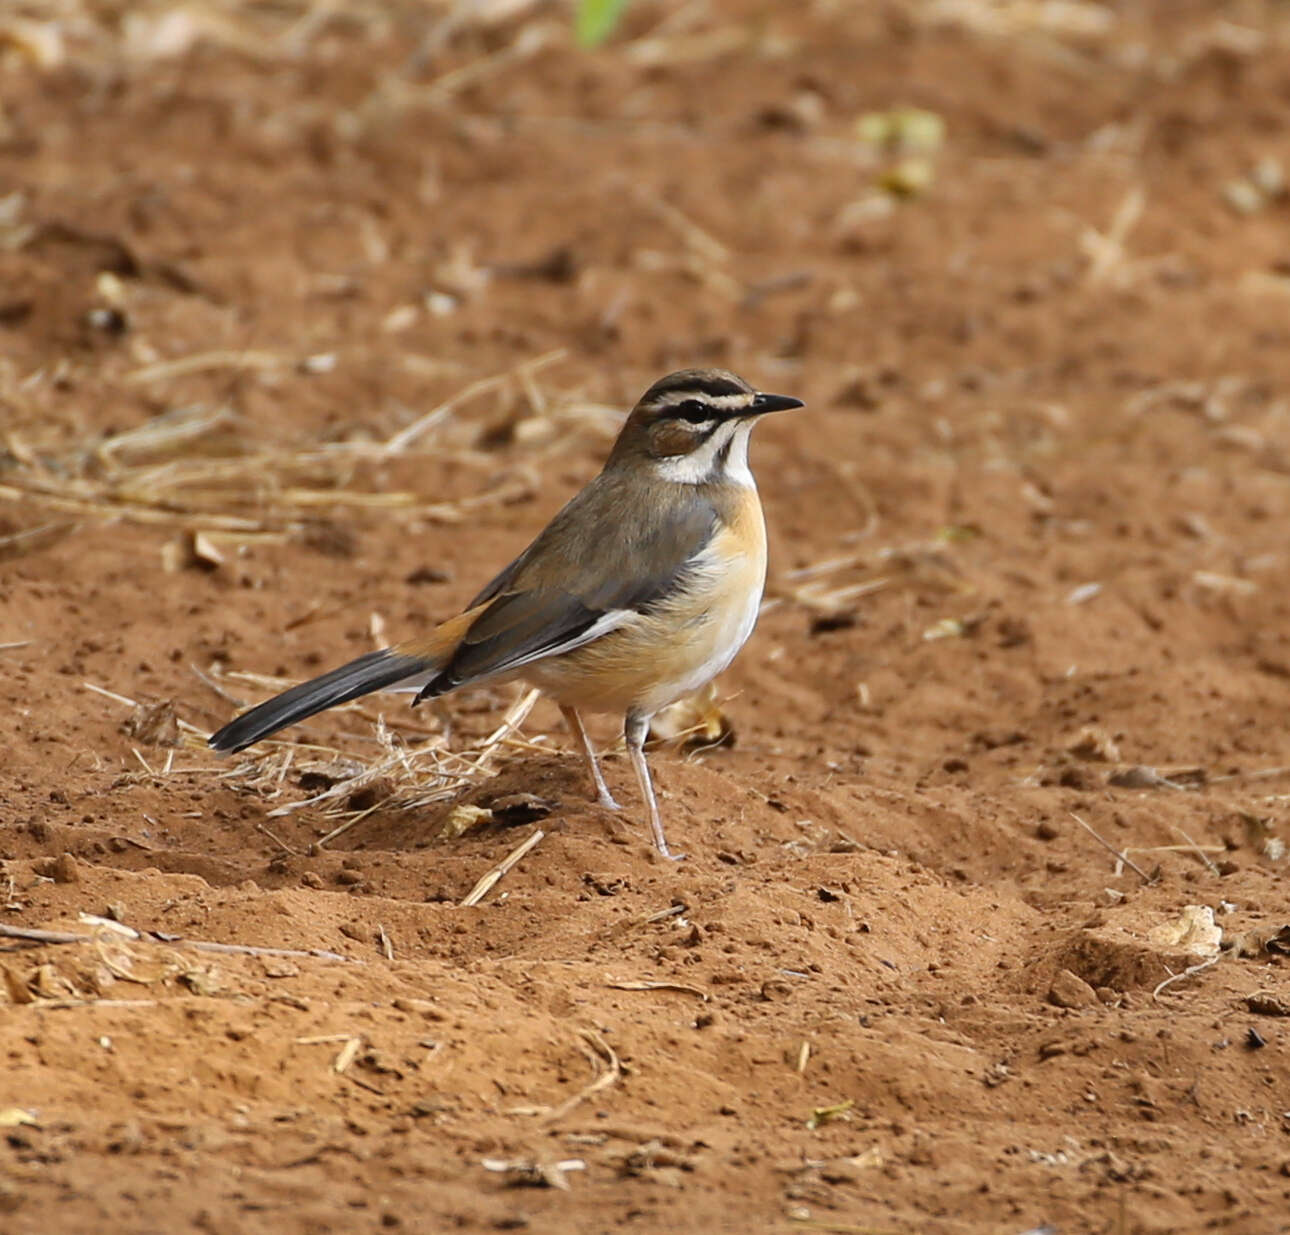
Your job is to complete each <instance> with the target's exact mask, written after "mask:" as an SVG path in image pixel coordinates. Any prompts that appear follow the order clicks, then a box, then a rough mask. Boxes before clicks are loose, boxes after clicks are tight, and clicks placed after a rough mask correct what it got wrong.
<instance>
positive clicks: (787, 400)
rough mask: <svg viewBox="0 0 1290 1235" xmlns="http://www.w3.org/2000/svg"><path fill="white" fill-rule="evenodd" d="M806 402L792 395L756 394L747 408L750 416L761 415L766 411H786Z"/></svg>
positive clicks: (802, 405)
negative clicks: (750, 405)
mask: <svg viewBox="0 0 1290 1235" xmlns="http://www.w3.org/2000/svg"><path fill="white" fill-rule="evenodd" d="M805 406H806V404H805V403H803V402H802V400H801V399H795V398H793V396H792V395H761V394H759V395H757V397H756V398H754V399H753V401H752V407H750V408H749V409H748V414H749V415H751V416H761V415H763V414H764V413H766V412H787V411H790V410H791V409H793V408H795V407H805Z"/></svg>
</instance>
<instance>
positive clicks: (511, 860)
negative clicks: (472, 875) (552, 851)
mask: <svg viewBox="0 0 1290 1235" xmlns="http://www.w3.org/2000/svg"><path fill="white" fill-rule="evenodd" d="M545 835H546V833H545V832H543V831H542V829H541V828H538V829H537V830H536V831H535V832H534V833H533V835H532V836H530V837H529V838H528V840H526V841H524V842H523V843H522V844H520V845H517V846H516V847H515V848H514V849H512V850H511V852H510V853H508V854H507V855H506V856H505V857H504V858H503V859H502V860H501V861H500V862H498V864H497V865H496V866H494V867H493V869H492V870H490V871H489V872H488V873H487V874H486V875H485V876H484V877H483V878H482V879H481V880H480V881H479V882H478V883H477V884H475V886H474V887H473V888H471V890H470V892H469V893H468V894H467V896H466V899H465V900H463V901H462V902H461V907H462V908H463V909H465V908H468V907H470V906H471V905H478V904H479V902H480V901H482V900H483V899H484V897H485V896H487V895H488V894H489V892H491V891H492V890H493V887H494V885H495V884H496V883H497V882H498V880H500V879H501V878H502V876H503V875H505V874H506V872H507V871H509V870H511V869H512V868H513V867H515V866H516V865H517V864H518V863H519V862H521V861H522V860H523V859H524V855H525V854H527V853H528V851H529V850H530V849H532V848H533V846H534V845H536V844H537V843H538V841H540V840H541V839H542V838H543V837H544V836H545Z"/></svg>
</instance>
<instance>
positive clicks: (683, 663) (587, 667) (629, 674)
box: [525, 487, 766, 715]
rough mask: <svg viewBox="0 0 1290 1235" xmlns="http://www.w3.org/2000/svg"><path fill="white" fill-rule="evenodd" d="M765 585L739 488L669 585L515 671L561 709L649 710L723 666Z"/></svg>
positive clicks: (749, 504)
mask: <svg viewBox="0 0 1290 1235" xmlns="http://www.w3.org/2000/svg"><path fill="white" fill-rule="evenodd" d="M627 565H628V564H627V563H624V566H625V568H626V567H627ZM765 583H766V525H765V521H764V519H763V516H762V511H761V503H760V502H759V501H758V499H757V493H756V490H752V489H748V490H743V489H742V487H741V491H740V492H738V493H736V494H733V495H731V500H730V501H728V502H727V503H725V509H724V510H723V511H722V519H721V521H720V522H719V523H718V526H717V530H716V531H715V532H714V534H713V536H712V538H711V539H710V540H709V541H708V543H707V544H706V545H705V546H704V547H703V549H702V550H700V552H699V553H697V554H696V555H695V556H694V557H693V558H692V559H691V561H690V564H689V566H688V567H687V568H686V569H685V570H684V571H682V572H681V573H680V574H679V576H678V578H677V581H676V584H675V585H674V587H673V588H672V590H671V591H669V592H668V593H667V594H666V595H664V596H662V597H660V598H658V599H656V600H655V601H654V602H653V603H652V604H650V605H649V606H648V607H647V608H646V609H645V611H643V612H641V613H638V614H636V615H634V616H633V617H632V618H630V619H628V620H627V621H626V622H625V623H624V624H623V625H622V626H620V627H619V628H618V629H616V630H614V631H612V632H610V633H609V634H607V635H605V636H604V637H602V638H600V639H598V640H596V641H595V642H594V643H590V644H587V645H586V646H584V647H581V648H578V649H577V650H576V651H574V652H570V653H567V654H566V655H563V656H555V657H551V658H550V659H548V660H543V661H540V662H538V663H536V664H534V665H532V666H529V667H528V668H527V669H526V670H525V676H526V677H528V678H529V679H530V680H531V681H532V682H533V684H534V685H535V686H539V687H541V688H542V689H543V690H545V691H546V692H547V693H548V694H550V695H552V696H553V697H555V698H556V699H557V700H558V701H560V702H561V703H563V704H566V705H568V706H572V707H578V708H584V709H587V710H591V711H611V712H627V711H629V710H636V711H640V712H643V713H645V714H647V715H649V714H653V713H654V712H656V711H658V710H659V709H660V708H663V707H666V706H667V705H668V704H669V703H672V702H674V701H675V700H677V699H679V698H681V697H682V696H683V695H687V694H689V693H690V692H691V691H694V690H698V689H699V687H701V686H703V685H704V684H705V683H706V682H708V681H710V680H711V679H712V678H714V677H716V675H717V674H719V673H721V672H722V671H723V670H724V669H725V668H726V667H727V666H728V665H729V664H730V662H731V661H732V660H733V659H734V657H735V654H736V653H737V652H738V651H739V649H740V648H741V647H742V646H743V645H744V643H745V641H746V640H747V638H748V636H749V635H750V634H751V633H752V630H753V627H754V625H756V622H757V613H758V610H759V609H760V607H761V598H762V591H763V589H764V587H765Z"/></svg>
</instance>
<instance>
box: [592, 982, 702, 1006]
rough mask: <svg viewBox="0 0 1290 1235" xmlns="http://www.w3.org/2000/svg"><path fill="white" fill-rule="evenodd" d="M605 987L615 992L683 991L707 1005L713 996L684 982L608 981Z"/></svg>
mask: <svg viewBox="0 0 1290 1235" xmlns="http://www.w3.org/2000/svg"><path fill="white" fill-rule="evenodd" d="M605 985H606V986H607V987H609V988H610V989H611V990H615V991H681V992H682V993H683V994H686V995H695V996H697V997H698V998H699V999H702V1000H703V1002H704V1003H707V1002H708V1000H709V999H710V998H711V996H710V995H709V994H708V992H707V991H705V990H702V989H700V988H699V987H697V986H687V985H686V984H685V983H684V982H648V981H643V980H642V981H636V980H627V981H622V982H615V981H611V980H606V982H605Z"/></svg>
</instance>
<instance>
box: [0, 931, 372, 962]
mask: <svg viewBox="0 0 1290 1235" xmlns="http://www.w3.org/2000/svg"><path fill="white" fill-rule="evenodd" d="M118 925H119V924H118ZM127 929H132V928H127ZM97 937H98V936H96V935H82V934H79V933H78V932H76V931H47V930H38V929H36V928H34V927H27V926H8V925H5V924H4V923H0V939H14V940H18V941H20V942H22V943H25V944H27V945H29V946H32V947H34V946H36V945H38V944H47V943H48V944H66V943H92V942H93V941H94V940H95V939H96V938H97ZM131 937H132V938H135V939H140V940H144V941H147V942H150V943H163V942H164V943H165V944H166V945H167V946H169V947H174V948H195V949H197V950H198V951H199V952H225V953H230V954H233V955H238V956H296V957H310V958H312V959H314V960H322V961H343V962H345V963H346V964H351V965H357V964H361V963H362V962H361V961H355V960H353V959H352V958H351V957H348V956H341V954H340V953H339V952H326V951H324V950H323V949H321V948H310V949H308V950H302V949H300V948H256V947H252V946H251V945H249V944H241V943H214V942H211V941H210V940H205V939H181V938H176V939H165V940H158V939H155V938H154V937H153V936H151V935H149V934H148V933H146V932H144V931H134V933H133V935H132V936H131Z"/></svg>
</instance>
